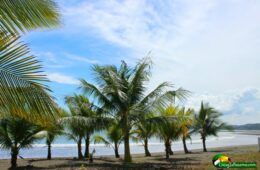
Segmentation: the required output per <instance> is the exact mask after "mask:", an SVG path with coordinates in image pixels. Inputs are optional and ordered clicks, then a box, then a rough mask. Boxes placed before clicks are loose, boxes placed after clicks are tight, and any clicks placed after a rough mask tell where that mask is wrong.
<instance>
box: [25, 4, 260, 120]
mask: <svg viewBox="0 0 260 170" xmlns="http://www.w3.org/2000/svg"><path fill="white" fill-rule="evenodd" d="M58 3H59V6H60V10H61V13H62V25H61V26H60V27H59V28H57V29H52V30H41V31H39V30H38V31H34V32H30V33H28V34H26V35H25V36H24V37H23V40H24V41H25V42H26V43H28V44H29V45H30V47H31V49H32V53H33V54H35V55H37V56H38V58H39V59H40V60H41V61H42V62H43V65H44V70H45V71H46V74H47V75H48V77H49V79H50V80H51V81H52V82H51V83H49V84H50V86H51V88H52V90H53V95H54V96H55V98H56V99H57V102H58V103H59V104H60V105H61V106H64V101H63V98H64V97H65V96H66V95H70V94H72V93H74V92H75V91H77V87H78V79H79V78H84V79H86V80H88V81H91V82H92V81H93V77H92V75H91V66H92V65H93V64H117V65H118V64H119V63H120V61H121V60H125V61H127V62H128V63H130V64H132V65H133V64H134V63H135V62H136V61H137V60H138V59H140V58H142V57H145V56H146V55H147V54H148V52H149V51H151V57H152V59H153V62H154V67H153V77H152V79H151V83H150V84H149V85H148V87H149V89H152V88H154V87H155V86H156V85H158V84H159V83H160V82H163V81H170V82H172V83H174V84H175V86H176V87H183V88H186V89H188V90H190V91H192V92H193V95H192V97H190V98H189V99H188V101H187V102H186V105H187V106H190V107H195V108H198V106H199V104H200V101H201V100H205V101H206V102H209V103H210V104H211V105H213V106H214V107H216V108H217V109H218V110H220V111H222V112H223V113H224V117H223V119H225V120H226V121H228V122H229V123H234V124H243V123H254V122H258V123H259V121H260V92H259V89H260V79H258V75H260V69H259V65H260V57H259V54H260V48H259V45H260V20H259V18H260V2H259V1H257V0H229V1H226V0H196V1H191V0H126V1H112V0H106V1H99V0H97V1H94V0H89V1H88V0H85V1H83V0H82V1H81V0H68V1H66V2H64V1H58Z"/></svg>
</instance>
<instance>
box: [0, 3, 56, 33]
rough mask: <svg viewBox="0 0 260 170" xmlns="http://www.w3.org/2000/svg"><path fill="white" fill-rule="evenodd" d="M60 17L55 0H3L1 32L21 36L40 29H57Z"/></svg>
mask: <svg viewBox="0 0 260 170" xmlns="http://www.w3.org/2000/svg"><path fill="white" fill-rule="evenodd" d="M59 16H60V15H59V11H58V8H57V4H56V2H55V1H53V0H1V2H0V17H1V19H0V32H2V33H7V34H8V33H10V34H12V35H14V34H16V35H19V33H20V32H26V31H29V30H33V29H36V28H39V27H40V28H47V27H55V26H57V25H58V24H59Z"/></svg>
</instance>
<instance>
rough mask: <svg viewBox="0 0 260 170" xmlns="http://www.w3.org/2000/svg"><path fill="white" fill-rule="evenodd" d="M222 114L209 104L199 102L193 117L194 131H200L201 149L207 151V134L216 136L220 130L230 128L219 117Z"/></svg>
mask: <svg viewBox="0 0 260 170" xmlns="http://www.w3.org/2000/svg"><path fill="white" fill-rule="evenodd" d="M221 115H222V114H221V113H219V112H218V111H217V110H215V109H214V108H213V107H210V106H209V105H204V104H203V102H201V106H200V110H199V113H198V114H195V117H194V131H195V132H198V133H200V135H201V139H202V143H203V151H204V152H207V148H206V138H207V137H208V136H211V135H213V136H217V134H218V132H219V131H221V130H232V127H231V126H229V125H227V124H226V123H223V122H222V121H221V120H220V119H219V118H220V116H221Z"/></svg>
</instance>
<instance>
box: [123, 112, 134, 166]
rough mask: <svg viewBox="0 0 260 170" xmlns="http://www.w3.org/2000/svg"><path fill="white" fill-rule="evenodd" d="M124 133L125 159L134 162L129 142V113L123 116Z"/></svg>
mask: <svg viewBox="0 0 260 170" xmlns="http://www.w3.org/2000/svg"><path fill="white" fill-rule="evenodd" d="M123 133H124V149H125V155H124V161H125V162H132V157H131V153H130V144H129V136H130V134H129V126H128V116H127V113H125V114H124V116H123Z"/></svg>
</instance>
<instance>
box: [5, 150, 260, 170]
mask: <svg viewBox="0 0 260 170" xmlns="http://www.w3.org/2000/svg"><path fill="white" fill-rule="evenodd" d="M257 150H258V149H257V145H246V146H235V147H221V148H214V149H209V151H208V152H207V153H204V152H202V150H199V149H198V150H192V153H191V154H184V153H183V152H181V151H178V152H175V153H174V155H172V156H171V157H170V159H169V160H166V159H165V155H164V153H154V154H152V157H144V156H143V154H135V155H133V163H131V164H124V163H123V160H122V159H116V158H114V156H103V157H102V156H97V157H95V158H94V162H93V163H89V162H88V161H87V160H85V161H84V160H76V159H73V158H54V159H53V160H51V161H49V160H46V159H25V160H21V159H19V160H18V168H17V169H27V170H28V169H30V170H38V169H51V170H63V169H64V170H85V169H86V170H87V169H88V170H97V169H100V170H103V169H104V170H114V169H127V170H130V169H133V170H134V169H140V170H141V169H142V170H144V169H146V170H148V169H151V170H154V169H197V170H201V169H215V167H213V165H212V157H213V156H214V155H216V154H218V153H223V154H225V155H227V156H229V157H230V158H231V159H232V161H242V162H243V161H247V162H257V167H258V168H260V152H258V151H257ZM121 157H122V155H121ZM9 167H10V160H8V159H5V160H0V169H1V170H7V169H8V168H9Z"/></svg>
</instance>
